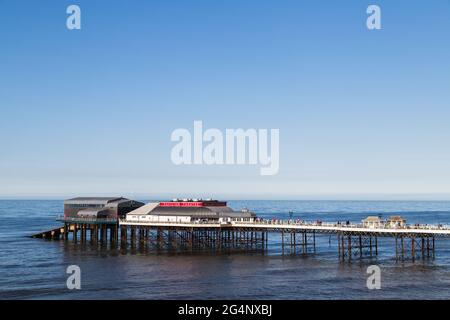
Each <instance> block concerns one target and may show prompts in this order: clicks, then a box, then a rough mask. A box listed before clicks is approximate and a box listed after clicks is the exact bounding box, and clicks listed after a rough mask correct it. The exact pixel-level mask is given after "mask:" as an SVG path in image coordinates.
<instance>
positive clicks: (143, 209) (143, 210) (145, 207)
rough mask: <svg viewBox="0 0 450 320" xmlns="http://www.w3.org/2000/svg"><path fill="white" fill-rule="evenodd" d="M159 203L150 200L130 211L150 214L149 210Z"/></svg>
mask: <svg viewBox="0 0 450 320" xmlns="http://www.w3.org/2000/svg"><path fill="white" fill-rule="evenodd" d="M158 205H159V202H150V203H147V204H146V205H143V206H142V207H139V208H137V209H136V210H133V211H132V212H130V213H131V214H150V212H151V211H152V210H153V209H155V208H156V207H157V206H158Z"/></svg>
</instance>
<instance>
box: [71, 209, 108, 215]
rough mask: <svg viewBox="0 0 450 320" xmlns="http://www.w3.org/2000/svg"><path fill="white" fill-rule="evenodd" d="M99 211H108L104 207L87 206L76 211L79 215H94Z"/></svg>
mask: <svg viewBox="0 0 450 320" xmlns="http://www.w3.org/2000/svg"><path fill="white" fill-rule="evenodd" d="M99 213H108V209H106V208H89V209H83V210H80V211H78V213H77V215H79V216H96V215H98V214H99Z"/></svg>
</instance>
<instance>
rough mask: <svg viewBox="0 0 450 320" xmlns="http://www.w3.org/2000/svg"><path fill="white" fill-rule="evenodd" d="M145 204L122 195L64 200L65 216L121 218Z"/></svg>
mask: <svg viewBox="0 0 450 320" xmlns="http://www.w3.org/2000/svg"><path fill="white" fill-rule="evenodd" d="M143 205H144V203H142V202H139V201H135V200H130V199H127V198H122V197H78V198H73V199H68V200H65V201H64V218H90V219H105V218H108V219H119V218H124V217H125V215H126V214H127V213H128V212H130V211H133V210H135V209H137V208H139V207H142V206H143Z"/></svg>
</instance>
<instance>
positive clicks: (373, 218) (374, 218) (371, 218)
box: [363, 216, 381, 222]
mask: <svg viewBox="0 0 450 320" xmlns="http://www.w3.org/2000/svg"><path fill="white" fill-rule="evenodd" d="M363 221H367V222H369V221H370V222H380V221H381V219H380V217H377V216H368V217H367V218H365V219H364V220H363Z"/></svg>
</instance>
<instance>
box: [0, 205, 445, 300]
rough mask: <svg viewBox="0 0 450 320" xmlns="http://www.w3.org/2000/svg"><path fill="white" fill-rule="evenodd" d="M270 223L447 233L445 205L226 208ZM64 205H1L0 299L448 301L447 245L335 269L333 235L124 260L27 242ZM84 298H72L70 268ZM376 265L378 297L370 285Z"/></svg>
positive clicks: (85, 248)
mask: <svg viewBox="0 0 450 320" xmlns="http://www.w3.org/2000/svg"><path fill="white" fill-rule="evenodd" d="M228 204H229V206H231V207H232V208H234V209H241V208H248V209H250V210H251V211H254V212H256V213H257V214H258V216H260V217H263V218H267V219H272V218H275V219H289V218H290V217H292V218H293V219H301V220H306V221H317V220H321V221H323V222H336V221H347V220H348V221H350V222H354V223H360V222H361V220H362V219H364V218H365V217H367V216H368V215H376V216H381V217H382V218H387V217H389V216H390V215H401V216H403V217H404V218H406V219H407V222H408V223H421V224H444V225H445V224H448V225H450V202H447V201H256V200H252V201H229V202H228ZM62 213H63V201H62V200H0V299H2V300H3V299H33V300H34V299H52V300H54V299H58V300H59V299H61V300H79V299H81V300H83V299H120V300H123V299H152V300H153V299H155V300H156V299H176V300H183V299H289V300H291V299H295V300H297V299H308V300H309V299H321V300H323V299H326V300H328V299H333V300H336V299H368V300H370V299H450V239H437V240H436V248H435V255H434V257H433V256H432V257H430V258H425V259H422V258H420V259H415V260H414V261H412V259H408V258H407V259H396V256H395V242H394V240H393V239H381V240H380V243H379V252H378V256H372V257H365V258H354V259H352V260H351V261H347V260H346V261H341V260H340V259H339V258H338V251H337V246H338V244H337V238H336V236H331V237H330V236H329V235H318V236H317V238H316V251H315V252H311V253H309V254H298V255H286V254H285V255H282V254H281V252H280V250H279V249H280V241H281V239H280V237H279V236H277V235H273V236H271V237H270V238H269V248H268V250H267V251H266V252H264V253H261V252H251V253H243V252H232V253H230V252H222V253H218V252H215V253H214V252H194V253H192V252H190V253H186V252H154V251H152V250H146V251H130V250H128V251H124V250H120V249H116V248H109V247H107V248H104V247H103V248H102V247H99V246H97V245H91V244H84V245H82V244H79V243H78V244H74V243H73V242H71V241H68V242H64V241H60V240H43V239H34V238H30V235H32V234H34V233H36V232H40V231H45V230H49V229H50V228H52V227H57V226H60V223H59V222H57V221H56V220H55V218H56V217H57V216H58V215H61V214H62ZM72 265H76V266H78V267H79V268H80V284H81V288H80V289H69V288H68V286H67V280H68V277H69V276H70V275H71V274H68V273H67V268H68V267H69V266H72ZM374 265H375V266H378V267H379V271H380V277H379V279H380V288H379V289H373V287H372V288H369V287H370V286H369V287H368V286H367V282H368V278H369V277H370V276H371V275H372V274H371V273H368V271H369V270H370V268H369V267H370V266H374Z"/></svg>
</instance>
